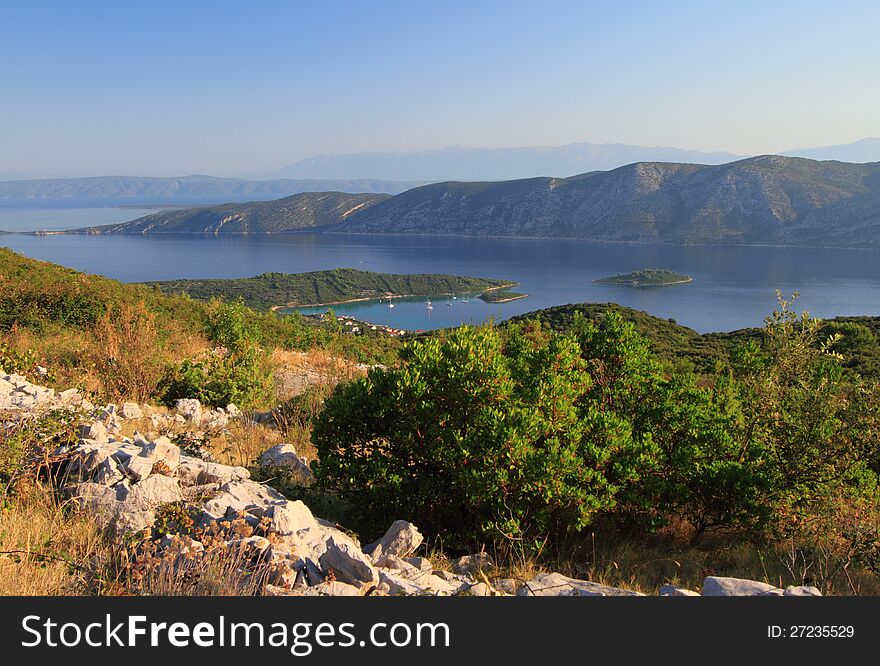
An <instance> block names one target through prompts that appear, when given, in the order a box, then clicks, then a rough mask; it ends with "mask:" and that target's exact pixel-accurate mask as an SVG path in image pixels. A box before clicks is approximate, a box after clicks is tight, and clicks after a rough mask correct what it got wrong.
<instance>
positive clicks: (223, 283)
mask: <svg viewBox="0 0 880 666" xmlns="http://www.w3.org/2000/svg"><path fill="white" fill-rule="evenodd" d="M146 284H148V285H150V286H152V287H153V288H154V289H157V290H159V291H161V292H163V293H166V294H180V293H183V294H187V295H188V296H190V297H191V298H194V299H196V300H200V301H207V300H211V299H212V298H223V299H225V300H236V299H241V300H243V301H244V303H245V304H246V305H248V306H250V307H252V308H254V309H256V310H263V311H266V310H271V311H278V310H282V309H287V308H307V307H323V306H332V305H343V304H345V303H355V302H358V301H370V300H380V299H388V300H389V301H390V300H393V299H397V298H412V297H425V298H434V297H443V296H455V295H458V294H462V295H465V294H482V295H485V294H487V293H493V292H496V291H501V290H504V289H508V288H509V287H513V286H515V285H516V284H517V283H516V282H512V281H510V280H497V279H491V278H475V277H467V276H460V275H443V274H415V275H405V274H404V275H400V274H392V273H373V272H370V271H360V270H356V269H354V268H337V269H333V270H328V271H313V272H309V273H263V274H262V275H257V276H254V277H247V278H231V279H205V280H193V279H189V280H164V281H157V282H147V283H146ZM507 293H510V292H507Z"/></svg>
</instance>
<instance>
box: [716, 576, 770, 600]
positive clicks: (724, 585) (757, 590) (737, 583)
mask: <svg viewBox="0 0 880 666" xmlns="http://www.w3.org/2000/svg"><path fill="white" fill-rule="evenodd" d="M782 592H783V591H782V590H781V589H779V588H778V587H774V586H773V585H769V584H768V583H761V582H759V581H756V580H747V579H745V578H728V577H726V576H708V577H707V578H706V579H705V580H704V581H703V596H704V597H758V596H776V594H777V593H778V594H780V595H781V594H782Z"/></svg>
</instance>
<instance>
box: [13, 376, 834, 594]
mask: <svg viewBox="0 0 880 666" xmlns="http://www.w3.org/2000/svg"><path fill="white" fill-rule="evenodd" d="M231 407H234V406H231ZM0 410H2V413H3V414H4V416H3V418H4V419H12V420H16V419H27V418H32V417H34V416H37V415H40V414H43V413H45V412H47V411H50V410H64V411H65V412H69V413H73V414H76V415H78V416H79V418H80V419H81V421H82V423H81V425H80V426H79V428H78V429H77V440H76V441H75V442H73V443H71V444H67V445H65V446H62V447H59V448H57V449H55V450H54V451H52V452H50V454H49V455H48V456H47V459H49V460H51V461H53V464H54V465H55V466H56V470H55V471H56V475H55V476H56V478H57V480H58V484H59V491H60V492H61V493H62V494H63V495H64V496H66V497H67V498H69V500H70V502H71V503H72V504H73V505H74V506H78V507H79V508H80V509H82V510H83V511H86V512H88V513H89V515H91V516H92V517H93V518H94V520H95V521H97V522H98V524H100V525H101V526H103V527H105V528H106V529H107V530H108V531H109V532H110V533H111V534H113V535H116V536H122V535H124V534H128V533H132V532H140V533H143V535H144V537H146V538H147V539H148V540H149V542H150V543H152V544H153V546H154V547H155V548H156V549H157V550H158V553H159V555H160V556H161V557H162V560H163V561H167V562H170V563H171V564H170V565H169V566H177V564H176V563H177V562H178V561H179V558H180V556H181V555H183V554H186V555H188V556H198V555H200V554H202V553H205V552H206V551H207V548H208V547H216V546H217V540H218V539H219V540H220V542H219V543H220V546H221V547H222V548H225V551H224V552H227V553H229V554H230V555H232V556H234V557H235V558H237V561H238V562H240V566H239V569H238V570H240V571H241V573H242V574H243V575H247V576H259V577H260V578H259V580H261V581H262V583H263V588H262V589H263V590H264V593H265V594H267V595H273V596H279V595H299V596H325V595H340V596H341V595H370V596H382V595H420V596H421V595H428V596H442V595H469V596H505V595H517V596H534V597H537V596H580V597H601V596H643V595H642V594H641V593H639V592H634V591H632V590H626V589H622V588H617V587H611V586H608V585H602V584H599V583H595V582H592V581H587V580H579V579H576V578H570V577H567V576H564V575H562V574H560V573H540V574H538V575H537V576H535V577H534V578H533V579H531V580H528V581H521V580H516V579H512V578H492V579H490V577H489V576H490V574H491V573H492V571H493V570H494V563H493V562H492V560H491V558H490V557H489V556H488V555H487V554H485V553H476V554H473V555H466V556H463V557H460V558H458V559H457V560H455V561H453V562H452V564H451V567H450V568H451V571H448V570H445V569H441V568H437V567H435V566H434V565H433V564H432V563H431V562H430V561H429V560H428V559H427V558H425V557H420V556H416V555H415V553H416V552H417V550H418V548H420V547H421V544H422V541H423V537H422V534H421V533H420V532H419V530H418V528H417V527H416V526H415V525H413V524H411V523H409V522H407V521H404V520H397V521H395V522H394V523H392V525H391V526H390V527H389V528H388V530H387V531H386V532H385V534H384V535H383V536H382V537H381V538H380V539H378V540H376V541H374V542H372V543H370V544H369V545H367V546H366V547H361V545H360V543H359V542H358V541H357V539H355V538H354V537H353V536H351V535H350V534H348V533H346V532H345V531H343V530H342V529H340V528H339V527H338V526H336V525H334V524H332V523H330V522H328V521H326V520H321V519H320V518H316V517H315V516H314V515H313V514H312V512H311V511H310V509H309V508H308V506H306V505H305V504H304V503H303V502H302V501H299V500H295V501H294V500H289V499H287V498H286V497H285V496H284V495H282V494H281V493H279V492H278V491H277V490H275V489H273V488H271V487H269V486H267V485H265V484H262V483H258V482H256V481H254V480H253V479H251V478H250V474H249V472H248V470H247V469H245V468H243V467H233V466H229V465H222V464H219V463H216V462H212V461H209V460H204V459H202V458H200V457H198V456H195V455H188V454H187V453H185V452H183V451H181V449H180V448H179V447H178V446H177V445H176V444H175V443H174V442H172V441H171V439H170V438H169V437H167V436H164V435H144V434H142V433H140V432H135V433H134V435H133V436H131V437H125V436H121V435H120V434H119V432H118V431H119V420H121V419H152V418H153V417H155V416H157V414H156V413H154V410H152V409H151V408H149V407H148V406H142V405H136V404H134V403H125V404H123V406H122V408H121V409H118V410H117V409H116V407H115V406H114V405H108V406H106V407H102V408H96V407H95V406H94V405H93V404H91V403H90V402H89V401H88V400H86V399H84V398H83V397H82V396H81V395H80V394H79V393H78V392H77V391H75V390H72V391H63V392H61V393H56V392H55V391H53V390H52V389H47V388H45V387H41V386H38V385H35V384H32V383H30V382H28V381H27V380H26V379H25V378H23V377H21V376H19V375H0ZM177 411H178V412H179V413H178V414H176V415H169V414H163V415H162V418H163V419H170V420H172V421H173V422H174V423H176V424H179V423H180V421H183V422H184V423H188V424H190V426H191V427H193V428H196V427H203V426H204V423H205V419H206V416H207V417H208V418H210V415H211V414H216V413H217V412H218V411H220V412H222V413H223V415H224V416H226V417H227V418H234V417H235V416H236V412H237V410H233V409H231V408H227V409H226V410H206V409H204V408H203V407H202V406H201V405H200V404H199V403H198V401H194V400H193V401H180V402H179V403H178V405H177ZM138 415H140V416H138ZM178 419H180V421H178ZM291 449H292V447H287V446H284V445H282V446H280V447H274V448H273V449H270V450H269V451H267V452H266V453H265V454H264V456H263V457H262V458H261V462H262V463H263V465H264V466H265V465H266V464H267V463H271V464H275V465H278V466H279V467H280V466H283V465H286V464H288V463H290V462H292V463H293V464H294V465H296V464H297V463H296V462H295V461H296V460H299V458H298V457H297V458H295V459H294V458H292V457H290V456H289V454H290V453H291V452H292V453H293V454H294V456H295V451H291ZM167 507H170V508H173V507H181V508H184V507H185V508H186V509H187V510H188V511H189V512H190V513H192V514H194V515H195V516H196V521H195V523H196V529H195V530H194V531H193V533H192V534H177V533H163V532H162V528H161V525H160V524H159V523H160V522H161V521H158V520H157V519H158V518H159V517H160V516H161V515H162V513H163V511H164V510H165V509H166V508H167ZM244 528H246V529H244ZM199 538H203V539H206V541H205V543H202V542H201V541H200V540H199ZM209 542H210V543H209ZM206 544H209V545H207V546H206ZM660 594H661V596H700V594H699V593H698V592H695V591H691V590H687V589H685V588H680V587H675V586H672V585H666V586H663V587H662V588H661V590H660ZM818 595H820V593H819V591H818V590H817V589H816V588H814V587H810V586H799V587H794V586H790V587H788V588H786V589H784V590H783V589H781V588H777V587H774V586H772V585H769V584H767V583H761V582H758V581H750V580H744V579H738V578H724V577H718V576H710V577H708V578H706V579H705V582H704V584H703V589H702V596H818Z"/></svg>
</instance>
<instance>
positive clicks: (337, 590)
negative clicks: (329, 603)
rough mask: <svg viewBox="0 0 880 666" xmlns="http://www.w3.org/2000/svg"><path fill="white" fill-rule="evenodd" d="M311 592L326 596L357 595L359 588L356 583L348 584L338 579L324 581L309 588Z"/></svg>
mask: <svg viewBox="0 0 880 666" xmlns="http://www.w3.org/2000/svg"><path fill="white" fill-rule="evenodd" d="M309 590H310V592H311V593H312V594H319V595H321V596H328V597H359V596H361V589H360V587H359V586H356V585H349V584H348V583H343V582H341V581H338V580H334V581H324V582H322V583H318V584H317V585H315V586H314V587H312V588H309Z"/></svg>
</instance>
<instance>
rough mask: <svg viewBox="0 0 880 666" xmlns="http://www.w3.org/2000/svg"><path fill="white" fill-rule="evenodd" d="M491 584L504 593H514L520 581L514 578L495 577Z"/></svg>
mask: <svg viewBox="0 0 880 666" xmlns="http://www.w3.org/2000/svg"><path fill="white" fill-rule="evenodd" d="M492 585H494V586H495V589H496V590H499V591H501V592H503V593H504V594H516V593H517V592H518V591H519V587H520V582H519V581H518V580H516V578H496V579H494V580H493V581H492Z"/></svg>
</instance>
